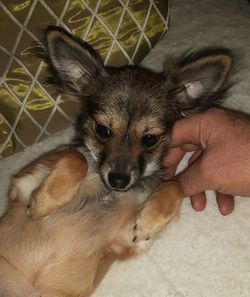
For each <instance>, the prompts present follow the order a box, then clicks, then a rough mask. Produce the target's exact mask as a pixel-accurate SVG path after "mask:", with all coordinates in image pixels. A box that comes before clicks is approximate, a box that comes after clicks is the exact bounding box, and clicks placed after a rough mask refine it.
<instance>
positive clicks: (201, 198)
mask: <svg viewBox="0 0 250 297" xmlns="http://www.w3.org/2000/svg"><path fill="white" fill-rule="evenodd" d="M190 199H191V205H192V207H193V209H194V210H196V211H203V210H204V209H205V207H206V203H207V198H206V195H205V192H201V193H198V194H195V195H192V196H191V197H190Z"/></svg>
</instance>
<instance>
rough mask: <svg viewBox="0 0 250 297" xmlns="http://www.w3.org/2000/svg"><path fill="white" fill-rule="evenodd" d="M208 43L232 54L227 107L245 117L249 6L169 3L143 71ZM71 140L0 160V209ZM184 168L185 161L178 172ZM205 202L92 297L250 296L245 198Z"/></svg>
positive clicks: (248, 106)
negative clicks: (20, 182)
mask: <svg viewBox="0 0 250 297" xmlns="http://www.w3.org/2000/svg"><path fill="white" fill-rule="evenodd" d="M209 45H223V46H226V47H229V48H232V49H235V50H236V52H237V59H238V62H237V64H238V66H237V67H236V73H235V75H234V80H235V82H236V84H235V85H234V87H233V88H232V90H231V93H230V95H229V97H228V99H227V100H226V102H225V105H227V106H230V107H232V108H235V109H242V110H244V111H245V112H249V113H250V95H249V94H250V84H249V80H250V71H249V69H250V4H249V3H248V1H245V0H206V1H197V0H185V1H184V0H175V1H172V3H171V24H170V30H169V31H168V33H167V34H166V36H165V37H164V39H163V40H162V41H161V42H159V44H158V45H157V46H156V47H155V48H154V50H153V51H152V52H151V53H150V55H149V56H148V57H147V58H146V59H145V60H144V62H143V65H144V66H146V67H149V68H152V69H155V70H161V69H162V63H163V60H164V58H165V56H166V55H169V54H175V55H177V54H178V53H182V52H183V51H185V50H187V49H190V48H199V47H202V46H209ZM72 134H73V130H72V129H68V130H65V131H64V132H62V133H59V134H56V135H54V136H53V137H51V138H49V139H46V140H45V141H43V142H42V143H39V144H36V145H34V146H32V147H30V148H28V149H26V150H25V151H24V152H23V153H20V154H17V155H14V156H12V157H9V158H7V159H5V160H2V161H1V162H0V189H1V197H0V198H1V200H0V201H1V203H0V209H1V210H2V211H3V209H4V208H5V205H6V192H7V188H8V183H9V177H10V175H11V174H13V173H15V172H16V171H17V170H18V169H20V168H21V167H22V166H24V165H25V164H27V163H28V162H30V161H31V160H32V159H34V158H35V157H37V156H38V155H40V154H42V153H43V152H45V151H48V150H50V149H52V148H54V147H56V146H57V145H58V144H61V143H67V142H69V141H70V139H71V137H72ZM228 161H229V162H230V160H228ZM184 166H185V162H183V163H182V164H181V166H180V169H182V168H183V167H184ZM207 196H208V204H207V207H206V210H205V211H204V212H202V213H197V212H194V211H193V210H192V208H191V206H190V202H189V199H185V201H184V203H183V207H182V210H181V214H180V217H179V218H178V219H176V220H175V221H174V222H173V223H172V224H171V226H170V227H169V228H168V229H167V230H166V231H164V232H163V233H162V234H161V236H160V238H159V239H158V240H157V241H156V242H155V244H154V245H153V247H152V248H151V249H150V251H149V252H147V253H146V254H144V255H142V256H140V257H138V258H136V259H133V260H130V261H128V262H122V263H116V264H115V265H114V266H112V268H111V269H110V271H109V272H108V274H107V276H106V277H105V279H104V281H103V282H102V284H101V285H100V287H99V288H98V289H97V291H96V292H95V293H94V294H93V296H95V297H104V296H105V297H127V296H129V297H166V296H168V297H182V296H183V297H184V296H185V297H201V296H202V297H211V296H216V297H231V296H232V297H239V296H241V297H248V296H250V199H247V198H237V199H236V209H235V211H234V212H233V213H232V214H231V215H229V216H227V217H223V216H221V215H220V214H219V212H218V210H217V205H216V202H215V197H214V194H213V193H212V192H208V193H207ZM83 281H84V280H83Z"/></svg>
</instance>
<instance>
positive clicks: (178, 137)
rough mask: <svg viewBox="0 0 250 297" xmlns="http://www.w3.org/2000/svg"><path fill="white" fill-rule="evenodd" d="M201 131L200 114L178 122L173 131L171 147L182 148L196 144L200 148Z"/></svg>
mask: <svg viewBox="0 0 250 297" xmlns="http://www.w3.org/2000/svg"><path fill="white" fill-rule="evenodd" d="M200 129H201V116H200V114H197V115H194V116H192V117H190V118H186V119H182V120H179V121H177V122H176V123H175V125H174V127H173V130H172V135H171V142H170V146H171V147H182V146H183V145H186V144H194V145H196V146H199V147H200V145H201V140H200V134H201V133H200Z"/></svg>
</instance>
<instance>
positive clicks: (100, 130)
mask: <svg viewBox="0 0 250 297" xmlns="http://www.w3.org/2000/svg"><path fill="white" fill-rule="evenodd" d="M95 131H96V133H97V134H98V135H99V136H100V137H102V138H109V137H110V136H111V131H110V129H109V128H107V127H105V126H103V125H100V124H95Z"/></svg>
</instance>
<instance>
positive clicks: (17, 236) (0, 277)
mask: <svg viewBox="0 0 250 297" xmlns="http://www.w3.org/2000/svg"><path fill="white" fill-rule="evenodd" d="M86 165H87V163H86V161H85V159H84V157H83V156H82V154H81V153H79V152H77V151H75V150H67V151H62V152H60V153H55V154H52V155H48V156H46V157H45V159H43V160H38V161H37V162H36V163H35V164H34V165H32V166H29V167H28V168H27V169H25V170H24V171H23V172H21V173H20V175H18V176H17V177H16V178H15V179H14V181H13V185H12V188H11V191H10V205H9V210H8V212H7V213H6V215H5V216H4V217H3V219H2V221H1V224H0V236H1V242H0V296H1V297H41V296H42V297H78V296H79V297H80V296H81V297H85V296H89V294H90V293H91V292H92V291H93V289H94V288H95V287H96V285H97V284H98V283H99V282H100V280H101V279H102V277H103V275H104V274H105V272H106V271H107V269H108V267H109V266H110V265H111V264H112V262H113V261H114V260H115V259H117V258H128V257H130V256H133V255H136V254H138V252H140V251H141V250H143V249H144V248H145V247H146V246H148V244H149V243H150V240H149V239H150V238H151V236H153V235H155V234H157V233H158V232H159V231H160V230H161V229H162V228H163V227H164V226H165V225H166V224H167V223H168V222H169V221H170V220H171V219H172V218H173V217H174V216H175V215H176V213H177V212H178V209H179V206H180V204H181V200H182V198H181V190H180V188H179V187H178V185H177V184H176V183H174V182H171V183H166V184H165V185H164V187H162V188H160V189H159V192H158V194H157V195H156V196H155V197H154V198H153V199H152V200H150V202H148V203H147V204H146V205H140V204H138V202H136V199H134V200H132V199H130V197H128V200H123V199H119V200H113V199H110V198H109V197H107V199H106V200H105V199H103V196H102V193H101V192H102V190H103V188H102V187H103V183H102V181H101V180H100V178H99V181H98V177H96V174H95V173H93V172H91V170H89V171H88V172H87V173H86V169H87V166H86ZM93 180H94V187H93V185H91V184H90V183H92V182H93ZM29 185H30V187H28V186H29ZM64 185H67V186H64ZM69 185H70V186H69ZM32 187H35V191H34V190H33V189H32ZM27 188H28V190H27ZM62 188H63V189H62ZM93 189H94V191H93ZM89 190H90V191H89ZM62 191H63V192H62ZM63 193H64V194H65V195H63ZM166 194H167V195H168V199H165V195H166ZM30 195H32V196H31V197H30ZM48 197H49V199H48V200H47V198H48ZM65 197H66V200H63V199H65ZM100 197H102V199H103V200H102V201H100ZM113 198H114V197H113ZM27 206H29V208H28V209H27ZM142 207H143V211H141V209H142ZM27 212H28V213H29V216H28V215H27V214H26V213H27Z"/></svg>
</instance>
